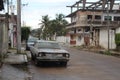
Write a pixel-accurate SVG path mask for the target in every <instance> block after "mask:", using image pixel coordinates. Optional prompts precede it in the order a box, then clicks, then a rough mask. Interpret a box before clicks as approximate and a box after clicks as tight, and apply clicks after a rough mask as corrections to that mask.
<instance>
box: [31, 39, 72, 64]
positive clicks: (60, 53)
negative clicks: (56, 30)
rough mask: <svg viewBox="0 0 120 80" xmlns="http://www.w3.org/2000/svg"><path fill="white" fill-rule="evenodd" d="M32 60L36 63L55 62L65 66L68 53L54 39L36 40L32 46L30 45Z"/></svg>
mask: <svg viewBox="0 0 120 80" xmlns="http://www.w3.org/2000/svg"><path fill="white" fill-rule="evenodd" d="M30 52H31V56H32V60H34V62H35V64H36V65H40V64H44V63H46V62H56V63H58V64H60V65H63V66H67V62H68V61H69V57H70V54H69V52H68V51H66V50H64V49H62V47H61V46H60V45H59V43H57V42H55V41H44V40H37V41H36V42H35V44H34V46H31V47H30Z"/></svg>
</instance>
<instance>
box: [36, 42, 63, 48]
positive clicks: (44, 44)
mask: <svg viewBox="0 0 120 80" xmlns="http://www.w3.org/2000/svg"><path fill="white" fill-rule="evenodd" d="M37 46H38V48H48V49H49V48H50V49H60V48H61V47H60V46H59V44H58V43H52V42H39V43H38V44H37Z"/></svg>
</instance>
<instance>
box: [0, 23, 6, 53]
mask: <svg viewBox="0 0 120 80" xmlns="http://www.w3.org/2000/svg"><path fill="white" fill-rule="evenodd" d="M7 50H8V28H7V27H6V26H5V22H0V54H6V53H7Z"/></svg>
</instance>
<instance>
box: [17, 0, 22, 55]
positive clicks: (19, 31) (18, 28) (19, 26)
mask: <svg viewBox="0 0 120 80" xmlns="http://www.w3.org/2000/svg"><path fill="white" fill-rule="evenodd" d="M17 53H21V0H17Z"/></svg>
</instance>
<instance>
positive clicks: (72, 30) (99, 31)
mask: <svg viewBox="0 0 120 80" xmlns="http://www.w3.org/2000/svg"><path fill="white" fill-rule="evenodd" d="M106 1H107V0H99V1H98V2H86V0H80V1H78V2H76V3H75V4H73V5H72V6H67V7H70V8H71V13H70V14H69V15H67V17H70V18H71V23H69V24H68V25H67V27H66V29H67V30H68V35H69V37H70V44H71V45H74V46H81V45H85V46H102V47H103V48H105V49H108V47H109V48H110V49H114V48H115V47H116V45H115V40H114V38H115V34H116V33H120V5H119V3H115V2H112V0H109V1H108V3H109V4H107V2H106ZM81 5H82V6H81ZM107 5H108V6H107ZM116 6H118V7H116ZM73 8H76V9H77V10H76V11H74V12H73Z"/></svg>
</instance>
